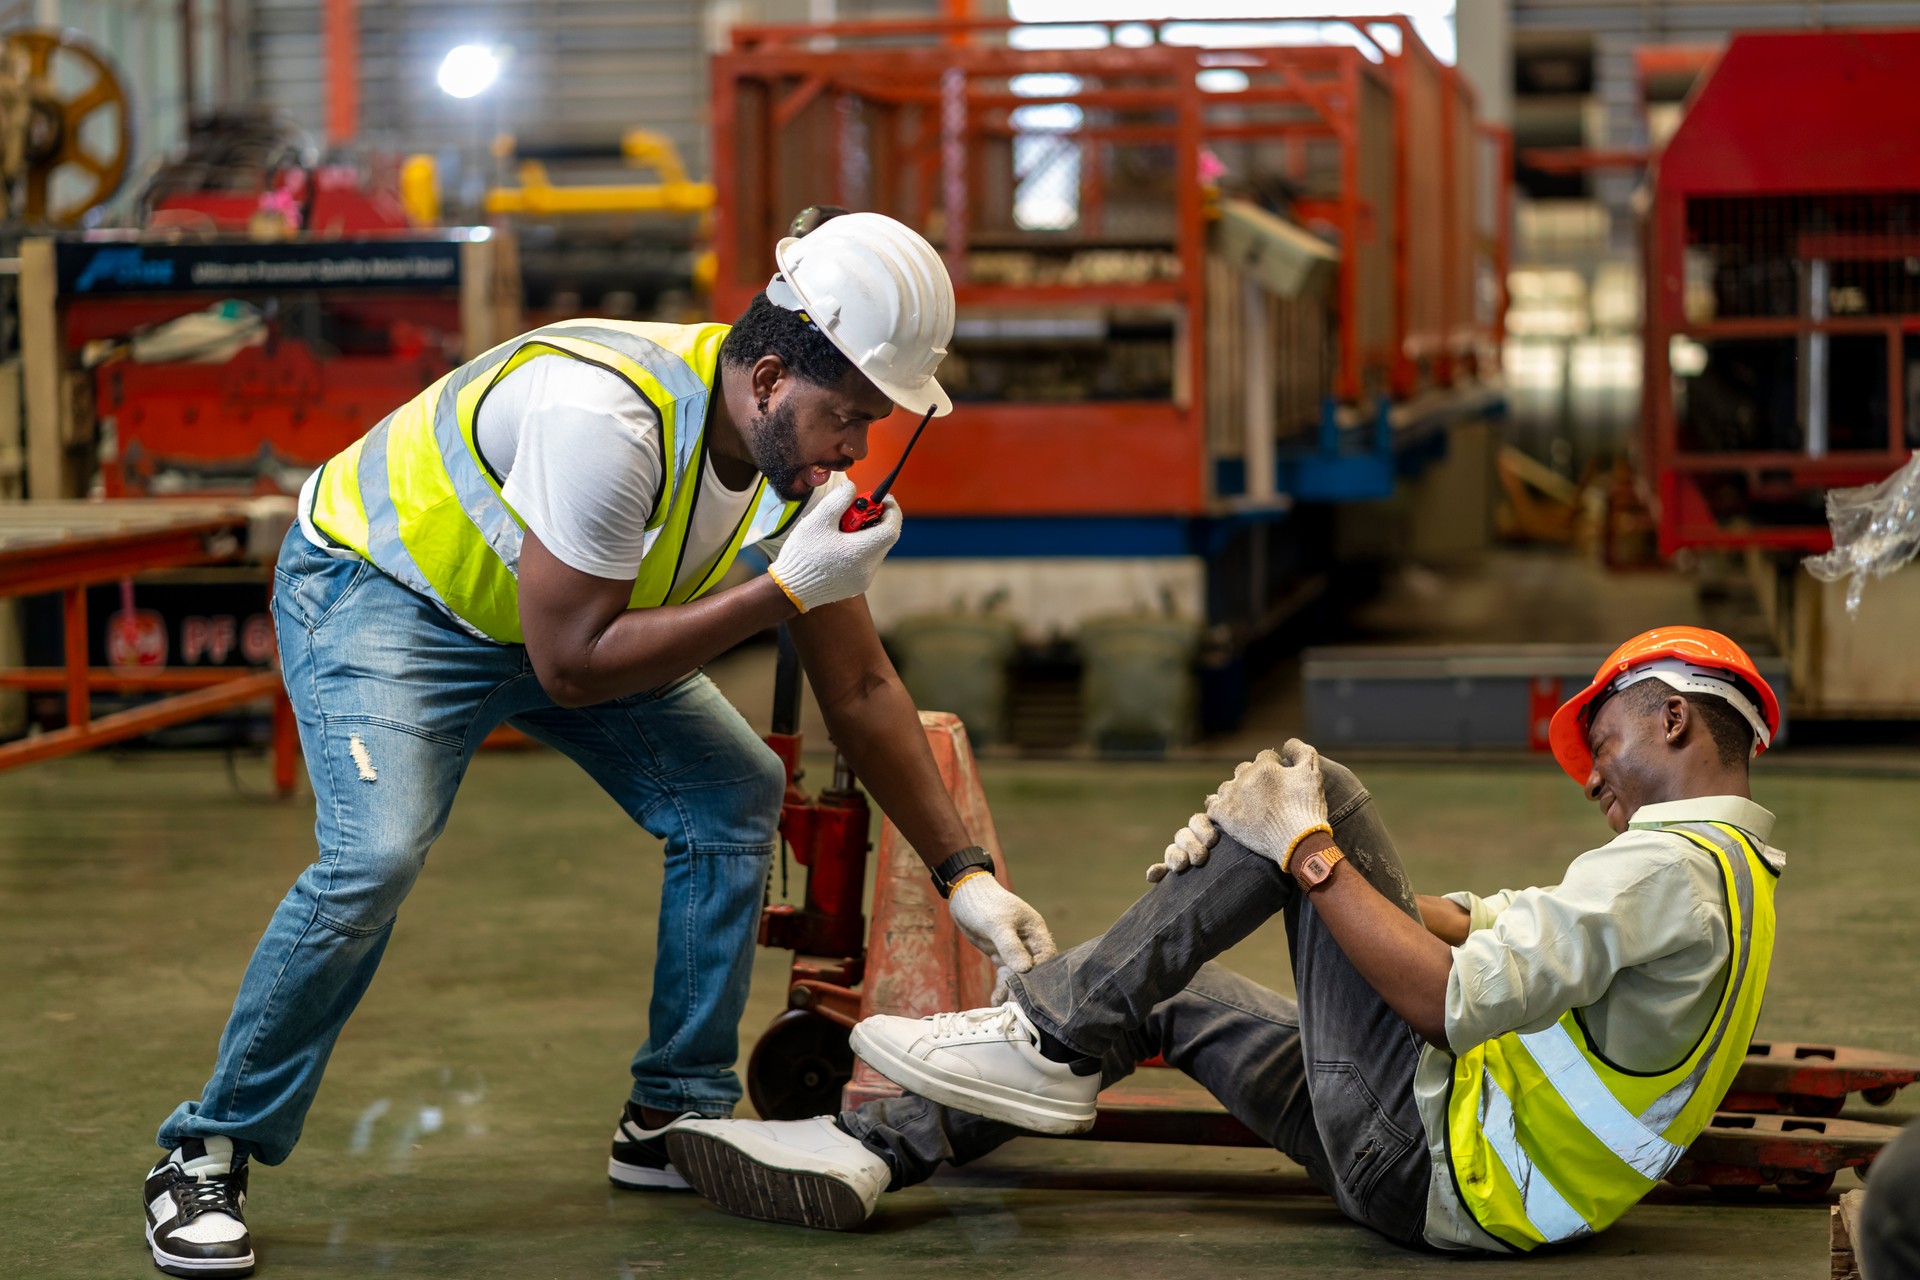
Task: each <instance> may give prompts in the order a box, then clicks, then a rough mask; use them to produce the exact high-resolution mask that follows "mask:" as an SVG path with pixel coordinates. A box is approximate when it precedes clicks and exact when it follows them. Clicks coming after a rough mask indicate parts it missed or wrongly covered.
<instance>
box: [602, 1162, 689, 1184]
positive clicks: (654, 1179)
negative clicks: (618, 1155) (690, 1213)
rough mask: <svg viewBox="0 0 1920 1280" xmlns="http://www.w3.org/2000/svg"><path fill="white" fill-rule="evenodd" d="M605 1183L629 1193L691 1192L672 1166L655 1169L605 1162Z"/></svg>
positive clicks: (641, 1165)
mask: <svg viewBox="0 0 1920 1280" xmlns="http://www.w3.org/2000/svg"><path fill="white" fill-rule="evenodd" d="M607 1181H609V1182H611V1183H612V1184H613V1185H614V1186H616V1187H625V1188H626V1189H627V1190H629V1191H691V1190H693V1188H692V1187H690V1186H688V1185H687V1180H686V1179H685V1178H683V1177H681V1176H680V1171H679V1170H678V1169H675V1168H674V1167H673V1166H672V1165H668V1166H667V1167H666V1168H664V1169H656V1168H654V1167H653V1166H652V1165H650V1164H627V1163H625V1162H623V1161H620V1160H615V1159H612V1158H611V1157H609V1158H608V1160H607Z"/></svg>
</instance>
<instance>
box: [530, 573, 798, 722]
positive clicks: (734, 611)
mask: <svg viewBox="0 0 1920 1280" xmlns="http://www.w3.org/2000/svg"><path fill="white" fill-rule="evenodd" d="M795 612H796V610H795V609H794V607H793V602H792V601H791V600H789V599H787V596H786V593H785V592H783V591H781V590H780V584H779V583H777V582H774V581H773V580H772V579H771V578H768V577H765V576H762V577H758V578H755V579H754V580H753V581H752V582H749V583H746V584H744V585H742V586H738V587H734V588H733V589H731V590H729V591H722V592H718V593H716V594H714V595H711V596H706V597H704V598H702V599H699V600H696V601H694V602H693V603H691V604H679V605H664V606H661V607H660V608H656V609H627V610H624V611H622V612H621V613H618V614H616V615H615V616H614V617H613V618H612V619H611V620H610V621H609V622H608V623H607V624H606V625H605V626H604V627H603V628H601V629H600V630H599V631H598V632H597V633H594V634H591V635H587V636H583V637H582V638H581V643H579V644H578V645H576V646H571V647H568V648H565V649H562V650H560V652H563V653H565V654H566V655H567V660H566V661H565V662H564V663H555V664H550V665H549V669H548V670H540V666H541V664H540V663H539V662H537V661H536V663H535V664H534V665H535V670H536V673H537V674H538V675H539V676H540V683H541V686H542V687H543V688H545V689H546V691H547V695H548V696H549V697H551V698H552V699H553V700H554V701H555V702H557V703H559V704H560V705H561V706H567V707H581V706H588V705H591V704H593V703H596V702H605V701H607V700H608V699H609V698H624V697H626V696H627V695H629V694H634V693H643V692H645V691H646V690H648V689H656V688H658V687H659V686H661V685H663V684H665V683H666V682H667V681H669V680H673V679H675V678H677V677H679V676H683V675H686V674H687V673H688V672H689V671H692V670H694V669H695V668H696V667H699V666H701V665H702V664H703V663H706V662H710V661H712V660H713V659H714V658H715V657H718V656H719V655H720V654H722V653H725V652H726V651H727V650H729V649H731V648H733V647H734V646H735V645H737V644H739V643H740V642H742V641H743V640H746V639H748V638H749V637H751V636H755V635H758V634H759V633H761V632H762V631H765V630H766V629H767V628H769V627H773V626H777V625H779V624H780V623H782V622H785V621H786V620H787V619H788V618H791V617H793V616H794V613H795Z"/></svg>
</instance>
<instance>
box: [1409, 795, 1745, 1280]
mask: <svg viewBox="0 0 1920 1280" xmlns="http://www.w3.org/2000/svg"><path fill="white" fill-rule="evenodd" d="M1661 829H1662V830H1665V831H1672V832H1675V833H1676V834H1678V835H1680V836H1682V837H1684V838H1685V839H1688V840H1691V841H1692V842H1693V843H1695V844H1697V845H1699V846H1700V847H1701V848H1702V849H1704V850H1706V851H1707V852H1708V853H1710V854H1712V855H1713V856H1714V859H1715V860H1716V861H1717V862H1718V863H1719V865H1720V872H1721V879H1722V888H1723V891H1724V892H1725V894H1726V904H1727V932H1728V935H1729V942H1730V954H1729V955H1728V957H1727V969H1726V986H1725V988H1724V989H1723V990H1722V992H1721V996H1720V1002H1719V1005H1718V1006H1717V1007H1716V1009H1715V1011H1714V1016H1713V1018H1712V1019H1711V1020H1710V1021H1709V1022H1708V1023H1707V1026H1706V1029H1705V1030H1704V1031H1703V1032H1702V1033H1701V1035H1700V1040H1699V1042H1698V1043H1696V1044H1695V1045H1694V1046H1693V1048H1692V1049H1691V1050H1689V1051H1688V1052H1687V1054H1686V1055H1685V1056H1684V1057H1683V1058H1682V1059H1681V1060H1680V1061H1679V1062H1678V1063H1676V1064H1674V1066H1672V1067H1671V1068H1669V1069H1667V1070H1664V1071H1655V1072H1634V1071H1628V1070H1626V1069H1625V1068H1623V1067H1619V1066H1616V1065H1614V1064H1613V1063H1611V1062H1608V1061H1607V1060H1606V1058H1605V1057H1604V1056H1602V1054H1601V1053H1600V1051H1599V1049H1598V1048H1596V1047H1595V1045H1594V1043H1593V1040H1592V1037H1590V1036H1589V1035H1588V1034H1587V1031H1586V1027H1585V1025H1584V1024H1583V1023H1582V1021H1581V1018H1580V1011H1579V1010H1577V1009H1576V1010H1573V1011H1571V1012H1569V1013H1567V1014H1565V1015H1563V1016H1562V1017H1561V1018H1560V1020H1559V1021H1558V1022H1556V1023H1554V1025H1552V1026H1551V1027H1548V1028H1547V1029H1546V1030H1544V1031H1536V1032H1531V1033H1529V1034H1526V1035H1522V1034H1520V1033H1518V1032H1509V1033H1507V1034H1506V1035H1503V1036H1499V1037H1497V1038H1495V1039H1493V1040H1489V1041H1487V1042H1486V1043H1485V1044H1482V1045H1479V1046H1477V1047H1475V1048H1474V1049H1472V1050H1471V1051H1470V1052H1467V1053H1464V1054H1461V1055H1460V1056H1459V1057H1458V1058H1457V1059H1455V1061H1454V1068H1453V1086H1452V1093H1451V1095H1450V1096H1449V1098H1448V1102H1447V1148H1448V1156H1449V1159H1450V1162H1451V1164H1452V1168H1453V1176H1454V1185H1455V1188H1456V1190H1457V1191H1458V1192H1459V1196H1460V1202H1461V1204H1462V1205H1463V1206H1465V1208H1466V1209H1467V1211H1468V1212H1469V1213H1471V1214H1472V1215H1473V1217H1474V1219H1475V1220H1476V1221H1477V1222H1478V1223H1479V1224H1480V1226H1481V1227H1482V1228H1483V1229H1484V1230H1485V1231H1486V1232H1487V1234H1489V1235H1491V1236H1493V1237H1494V1238H1496V1239H1498V1240H1502V1241H1505V1242H1506V1243H1507V1244H1509V1245H1512V1246H1513V1247H1514V1248H1516V1249H1520V1250H1530V1249H1534V1248H1537V1247H1539V1246H1540V1245H1543V1244H1554V1243H1559V1242H1561V1241H1566V1240H1576V1239H1579V1238H1580V1237H1582V1236H1588V1235H1592V1234H1593V1233H1595V1232H1597V1231H1601V1230H1603V1229H1605V1228H1606V1227H1608V1226H1611V1225H1612V1224H1613V1222H1614V1221H1615V1220H1616V1219H1618V1218H1619V1217H1620V1215H1621V1214H1623V1213H1625V1212H1626V1211H1627V1210H1628V1209H1629V1208H1631V1207H1632V1206H1633V1205H1634V1204H1635V1203H1636V1202H1637V1201H1638V1200H1639V1199H1640V1198H1641V1197H1642V1196H1644V1195H1646V1193H1647V1192H1648V1191H1650V1190H1652V1189H1653V1187H1654V1185H1655V1184H1656V1183H1658V1182H1659V1181H1660V1179H1661V1178H1663V1177H1664V1176H1666V1174H1667V1173H1668V1171H1669V1170H1671V1169H1672V1168H1673V1166H1674V1165H1675V1164H1676V1163H1677V1162H1678V1161H1679V1159H1680V1157H1681V1156H1682V1155H1683V1154H1684V1153H1685V1152H1686V1149H1687V1146H1688V1144H1689V1143H1691V1142H1692V1141H1693V1140H1694V1139H1695V1138H1697V1137H1699V1136H1700V1134H1701V1132H1702V1131H1703V1130H1704V1129H1705V1128H1706V1127H1707V1124H1708V1123H1709V1122H1710V1121H1711V1120H1712V1118H1713V1112H1714V1108H1715V1107H1717V1106H1719V1105H1720V1100H1721V1099H1722V1098H1724V1097H1725V1096H1726V1094H1727V1090H1728V1089H1729V1088H1731V1087H1732V1085H1733V1078H1734V1075H1735V1074H1736V1073H1737V1072H1738V1071H1739V1070H1740V1064H1741V1061H1742V1060H1743V1059H1744V1058H1745V1057H1746V1053H1747V1045H1748V1042H1749V1041H1750V1040H1751V1039H1752V1037H1753V1029H1754V1025H1755V1024H1756V1023H1757V1022H1758V1021H1759V1019H1760V998H1761V995H1762V994H1763V993H1764V992H1765V990H1766V986H1767V966H1768V963H1769V961H1770V960H1771V959H1772V956H1773V890H1774V881H1775V878H1776V873H1775V871H1774V870H1773V868H1772V867H1771V866H1769V865H1768V863H1767V861H1766V860H1765V859H1764V858H1762V857H1761V856H1760V852H1759V848H1758V846H1756V845H1755V844H1754V842H1753V841H1752V840H1751V839H1750V838H1749V837H1748V836H1747V835H1745V834H1744V833H1743V832H1741V831H1740V830H1739V829H1737V828H1735V827H1732V826H1729V825H1728V824H1726V823H1723V822H1689V823H1681V824H1676V825H1673V826H1667V827H1663V828H1661Z"/></svg>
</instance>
